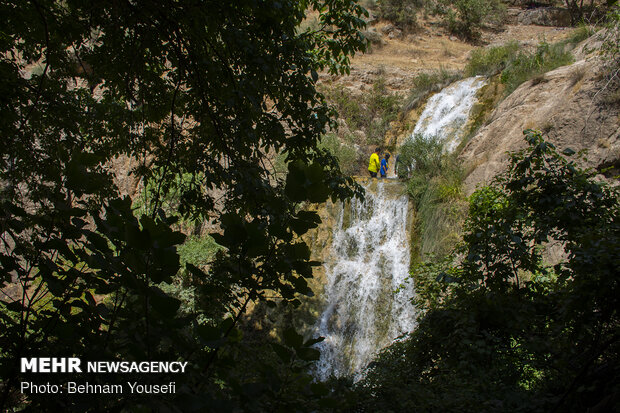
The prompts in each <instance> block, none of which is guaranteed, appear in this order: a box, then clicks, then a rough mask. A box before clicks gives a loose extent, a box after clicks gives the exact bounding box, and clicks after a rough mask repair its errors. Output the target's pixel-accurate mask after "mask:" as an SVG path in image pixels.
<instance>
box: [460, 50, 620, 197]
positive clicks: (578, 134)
mask: <svg viewBox="0 0 620 413" xmlns="http://www.w3.org/2000/svg"><path fill="white" fill-rule="evenodd" d="M594 41H595V39H591V40H589V41H588V44H587V45H584V46H582V47H581V48H578V49H577V51H576V53H575V54H576V55H577V57H578V58H579V57H582V59H581V60H579V61H577V62H575V63H574V64H572V65H570V66H564V67H560V68H558V69H556V70H553V71H551V72H548V73H546V74H545V75H544V76H542V77H536V78H534V79H532V80H530V81H528V82H525V83H524V84H522V85H521V86H520V87H519V88H517V90H515V91H514V92H513V93H512V94H510V95H509V96H508V97H507V98H506V99H505V100H503V101H502V102H501V103H500V104H499V105H498V107H497V108H496V109H495V110H494V111H493V113H492V114H491V117H490V119H489V120H488V121H487V124H486V125H485V126H483V127H482V128H481V129H480V130H479V131H478V133H477V134H476V135H475V136H474V137H473V138H472V139H471V141H470V142H469V143H468V144H467V145H466V147H465V148H464V150H463V151H462V153H461V154H460V158H461V159H462V160H463V161H464V163H465V165H466V168H468V169H469V170H470V171H471V173H470V174H469V175H468V176H467V178H466V180H465V189H466V193H467V194H470V193H472V192H473V191H474V189H475V187H476V186H477V185H479V184H484V183H487V182H488V181H489V180H490V179H492V178H493V177H494V176H495V175H496V174H498V173H499V172H501V171H502V170H503V168H504V167H505V165H506V164H507V160H508V156H507V155H506V152H507V151H514V150H518V149H521V148H523V147H524V146H525V141H524V139H523V130H524V129H530V128H532V129H538V130H541V131H542V132H543V133H544V134H545V136H547V137H548V139H549V140H550V141H551V142H553V143H554V144H555V145H556V146H557V147H558V148H559V149H560V150H563V149H565V148H571V149H573V150H575V151H581V150H587V158H588V161H587V163H586V165H584V166H587V167H593V168H597V169H599V170H601V171H602V170H603V169H605V168H606V167H610V166H611V167H615V169H616V171H615V172H614V171H613V170H612V171H608V172H607V177H611V176H613V175H617V173H618V171H617V168H618V166H619V164H620V96H619V95H618V91H617V90H615V89H613V88H610V87H609V86H608V85H607V86H606V83H607V82H606V79H605V77H604V76H603V68H602V61H601V59H600V57H599V56H597V55H596V54H591V55H589V56H585V54H586V53H585V52H584V50H592V49H596V44H595V42H594ZM588 46H589V47H588Z"/></svg>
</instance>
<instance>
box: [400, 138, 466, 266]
mask: <svg viewBox="0 0 620 413" xmlns="http://www.w3.org/2000/svg"><path fill="white" fill-rule="evenodd" d="M398 174H399V176H405V175H410V178H409V180H408V182H407V191H408V193H409V196H410V197H411V200H412V201H413V205H414V208H415V210H416V217H417V219H416V227H415V231H416V233H417V236H416V238H417V239H418V244H419V245H416V250H417V252H418V254H419V255H420V256H424V255H426V254H438V255H442V254H446V253H448V251H449V250H450V249H451V248H452V247H453V246H454V244H455V243H456V241H457V240H458V238H459V236H460V235H459V233H460V226H461V222H462V220H463V219H464V216H465V210H464V208H463V205H462V201H463V192H462V189H461V187H462V180H463V173H462V170H461V168H460V166H459V165H458V163H457V161H456V159H455V158H454V155H452V154H446V153H444V152H443V144H442V142H441V141H439V140H438V139H426V138H424V137H423V136H421V135H416V136H414V137H412V138H411V139H409V140H408V141H406V142H405V143H404V144H403V145H402V146H401V149H400V154H399V162H398ZM418 258H419V257H413V261H414V262H415V261H417V260H418Z"/></svg>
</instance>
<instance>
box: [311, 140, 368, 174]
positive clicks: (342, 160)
mask: <svg viewBox="0 0 620 413" xmlns="http://www.w3.org/2000/svg"><path fill="white" fill-rule="evenodd" d="M319 147H321V148H323V149H325V150H327V151H329V153H331V154H332V155H333V156H334V157H336V159H338V165H340V170H341V171H342V172H343V173H344V174H347V175H353V174H354V173H355V172H356V171H357V170H358V169H359V162H360V160H359V157H358V155H357V150H356V149H355V147H354V146H352V145H351V144H350V143H348V142H342V141H341V140H340V139H338V135H336V134H333V133H328V134H326V135H325V136H323V138H322V139H321V143H320V144H319Z"/></svg>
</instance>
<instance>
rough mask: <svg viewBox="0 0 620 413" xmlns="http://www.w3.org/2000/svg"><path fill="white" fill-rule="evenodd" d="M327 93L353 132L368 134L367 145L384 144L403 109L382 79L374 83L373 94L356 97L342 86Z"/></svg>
mask: <svg viewBox="0 0 620 413" xmlns="http://www.w3.org/2000/svg"><path fill="white" fill-rule="evenodd" d="M324 93H325V95H326V97H327V99H328V101H329V102H331V103H332V104H334V106H335V109H336V111H337V112H338V114H339V115H340V117H341V118H343V119H344V120H345V121H346V123H347V125H348V126H349V128H350V129H351V130H353V131H354V130H362V131H363V132H364V133H365V134H366V136H367V142H365V143H366V144H375V145H376V144H382V143H383V141H384V138H385V134H386V133H387V131H388V130H389V128H390V124H391V122H392V121H394V120H395V119H396V118H397V116H398V113H399V112H400V108H401V105H402V103H401V102H402V98H401V97H400V96H399V95H395V94H392V93H391V92H390V91H389V89H388V88H387V85H386V83H385V78H383V77H382V76H380V77H378V78H377V79H376V80H375V82H374V83H373V85H372V88H371V89H370V91H368V92H365V93H362V94H361V95H354V94H352V93H351V92H349V90H348V89H346V88H345V87H343V86H338V87H335V88H330V89H326V90H325V91H324ZM360 143H362V142H360Z"/></svg>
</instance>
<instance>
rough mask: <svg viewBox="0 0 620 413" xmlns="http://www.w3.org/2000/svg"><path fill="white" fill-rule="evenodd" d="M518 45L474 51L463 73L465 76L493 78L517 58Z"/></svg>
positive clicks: (513, 42) (515, 43)
mask: <svg viewBox="0 0 620 413" xmlns="http://www.w3.org/2000/svg"><path fill="white" fill-rule="evenodd" d="M518 50H519V44H518V43H517V42H515V41H512V42H510V43H507V44H505V45H502V46H494V47H490V48H480V49H474V50H473V51H472V52H471V55H470V57H469V61H468V62H467V66H465V73H466V75H467V76H477V75H483V76H493V75H496V74H497V73H500V72H501V71H502V70H504V69H505V68H506V67H507V66H508V65H509V64H510V63H511V62H512V61H513V60H514V59H515V58H516V56H517V52H518Z"/></svg>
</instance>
